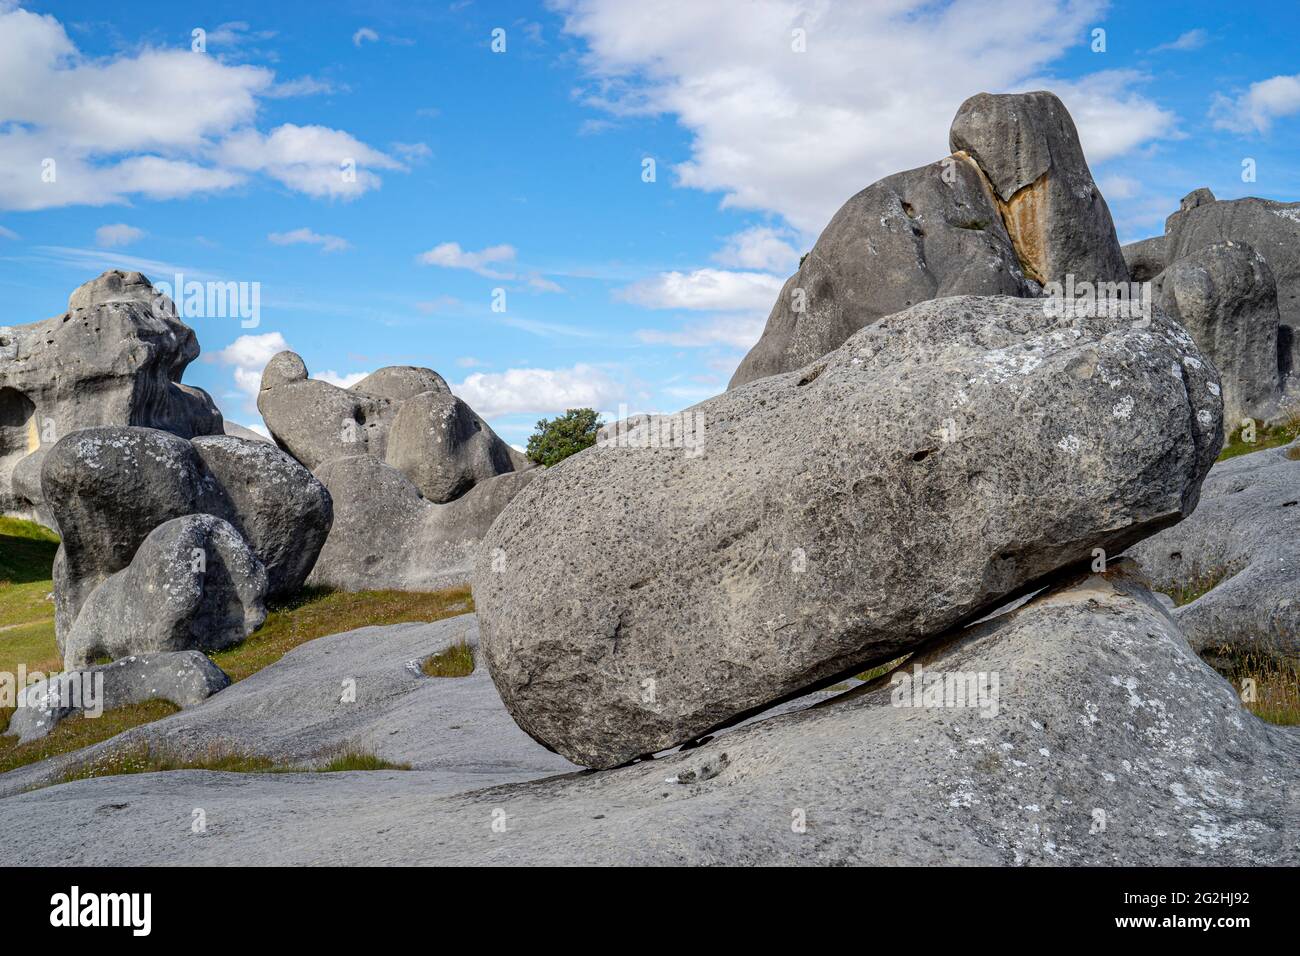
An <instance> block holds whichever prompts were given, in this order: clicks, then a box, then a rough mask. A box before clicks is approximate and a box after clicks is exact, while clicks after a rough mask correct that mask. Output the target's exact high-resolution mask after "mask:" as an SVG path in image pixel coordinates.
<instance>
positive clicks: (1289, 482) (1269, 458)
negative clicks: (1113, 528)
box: [1130, 443, 1300, 666]
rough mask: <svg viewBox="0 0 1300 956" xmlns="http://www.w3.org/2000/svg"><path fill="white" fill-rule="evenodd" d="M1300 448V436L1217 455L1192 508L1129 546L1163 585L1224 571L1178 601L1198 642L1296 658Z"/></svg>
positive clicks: (1249, 654) (1179, 613)
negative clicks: (1223, 458) (1182, 601)
mask: <svg viewBox="0 0 1300 956" xmlns="http://www.w3.org/2000/svg"><path fill="white" fill-rule="evenodd" d="M1293 455H1294V456H1297V457H1296V458H1292V457H1290V456H1293ZM1297 458H1300V443H1293V444H1291V445H1289V446H1287V447H1285V448H1269V449H1265V450H1263V451H1257V452H1252V453H1251V454H1248V455H1241V456H1239V457H1236V458H1229V459H1228V460H1226V461H1222V462H1219V463H1218V464H1216V465H1215V466H1214V467H1213V468H1212V469H1210V474H1209V477H1207V478H1206V480H1205V484H1204V485H1203V486H1202V489H1201V503H1200V505H1199V506H1198V507H1197V509H1196V511H1195V512H1194V513H1193V514H1192V516H1191V517H1190V518H1188V519H1187V520H1186V521H1184V522H1183V523H1182V524H1179V525H1176V526H1174V527H1172V528H1169V529H1167V530H1165V531H1162V532H1161V533H1160V534H1158V535H1156V536H1154V537H1152V538H1148V539H1147V540H1146V541H1143V542H1142V543H1141V544H1139V545H1137V546H1136V547H1134V548H1132V549H1131V550H1130V554H1131V555H1132V556H1133V557H1135V558H1136V559H1137V560H1138V562H1139V564H1140V565H1141V567H1142V570H1143V571H1144V572H1145V573H1146V574H1147V575H1148V577H1149V579H1150V583H1151V586H1152V587H1154V588H1156V589H1158V590H1161V591H1177V590H1184V589H1185V590H1189V591H1192V590H1201V589H1203V588H1204V587H1205V586H1206V585H1208V584H1210V583H1213V582H1214V581H1216V580H1218V581H1219V583H1218V584H1217V585H1215V586H1214V587H1213V588H1212V589H1211V590H1210V591H1209V592H1208V593H1206V594H1204V595H1202V596H1201V597H1199V598H1197V599H1196V600H1194V601H1192V602H1191V603H1189V604H1186V605H1184V606H1182V607H1180V608H1178V609H1177V610H1176V611H1174V618H1175V620H1177V621H1178V625H1179V627H1180V628H1181V629H1182V630H1183V632H1184V633H1185V634H1186V635H1187V640H1188V641H1189V642H1190V643H1191V645H1192V647H1193V648H1195V649H1196V650H1198V651H1202V652H1206V653H1212V654H1225V655H1227V656H1239V657H1244V658H1254V659H1256V660H1269V659H1272V660H1275V661H1282V662H1285V663H1287V664H1290V665H1291V666H1296V665H1300V460H1297ZM1220 579H1222V580H1220Z"/></svg>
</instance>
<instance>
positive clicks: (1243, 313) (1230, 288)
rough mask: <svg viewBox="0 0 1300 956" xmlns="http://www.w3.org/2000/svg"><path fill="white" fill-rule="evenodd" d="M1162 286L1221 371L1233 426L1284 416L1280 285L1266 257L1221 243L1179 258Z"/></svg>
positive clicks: (1164, 297) (1165, 298) (1172, 310)
mask: <svg viewBox="0 0 1300 956" xmlns="http://www.w3.org/2000/svg"><path fill="white" fill-rule="evenodd" d="M1157 287H1158V291H1157V293H1156V294H1157V295H1158V296H1159V300H1160V304H1161V306H1162V307H1163V308H1164V310H1165V311H1166V312H1167V313H1168V314H1169V315H1170V316H1171V317H1172V318H1174V319H1177V320H1178V321H1179V322H1181V323H1182V324H1183V325H1184V326H1185V327H1186V328H1187V331H1189V332H1190V333H1192V338H1194V339H1195V340H1196V344H1197V345H1198V346H1199V347H1200V348H1201V349H1202V350H1203V351H1204V352H1205V353H1206V354H1207V355H1209V357H1210V358H1211V359H1212V360H1213V362H1214V366H1215V368H1217V369H1218V371H1219V378H1220V381H1221V383H1222V386H1223V419H1224V422H1225V424H1226V427H1227V430H1229V431H1230V430H1232V429H1235V428H1237V427H1239V426H1240V425H1241V424H1242V421H1243V419H1245V418H1248V417H1249V418H1252V419H1261V420H1268V419H1271V418H1273V417H1274V416H1276V415H1277V413H1278V405H1279V402H1280V401H1281V399H1282V391H1281V381H1280V378H1279V375H1278V357H1277V343H1278V325H1279V319H1278V311H1277V285H1276V284H1275V283H1274V281H1273V273H1272V272H1271V271H1270V270H1269V268H1268V264H1267V263H1266V262H1265V261H1264V259H1263V257H1262V256H1260V255H1259V254H1258V253H1257V252H1255V250H1254V249H1252V248H1251V247H1250V246H1248V245H1246V244H1245V243H1241V242H1220V243H1215V244H1214V245H1212V246H1206V247H1205V248H1204V249H1200V250H1198V251H1197V252H1193V253H1191V254H1189V255H1186V256H1183V257H1182V258H1181V259H1178V260H1176V261H1175V262H1174V263H1173V264H1172V265H1170V266H1169V268H1168V269H1166V270H1165V271H1164V272H1163V273H1162V274H1161V276H1160V278H1159V280H1158V281H1157Z"/></svg>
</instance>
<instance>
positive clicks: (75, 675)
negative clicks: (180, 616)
mask: <svg viewBox="0 0 1300 956" xmlns="http://www.w3.org/2000/svg"><path fill="white" fill-rule="evenodd" d="M229 686H230V678H229V677H228V676H226V673H225V671H223V670H222V669H221V668H220V667H218V666H217V665H216V664H214V663H213V662H212V660H211V659H210V658H208V657H207V656H206V655H204V654H202V653H201V652H199V651H193V650H190V651H168V652H163V653H160V654H136V655H132V656H130V657H124V658H122V659H121V660H119V661H113V663H111V664H102V665H100V666H98V667H91V668H88V669H86V670H80V671H64V672H63V673H61V674H54V675H51V676H50V677H47V678H46V679H44V680H41V681H37V682H35V683H33V684H29V685H28V686H27V688H26V690H25V691H24V692H23V695H22V700H21V702H20V704H19V706H18V708H17V709H16V710H15V711H14V713H13V716H12V717H11V718H10V720H9V727H8V728H7V729H6V731H5V733H6V734H7V735H8V736H11V737H17V738H18V743H19V744H25V743H28V742H29V741H32V740H37V739H39V738H41V737H44V736H45V735H46V734H48V733H49V732H50V731H51V730H53V729H54V726H55V725H56V724H57V723H58V722H59V721H60V720H62V719H63V718H65V717H68V716H71V715H72V714H75V713H85V714H87V715H88V716H91V717H92V718H93V717H97V716H98V715H99V713H100V712H102V711H105V710H113V709H114V708H117V707H125V706H126V705H128V704H139V703H143V702H144V701H149V700H168V701H171V702H172V703H173V704H175V705H177V706H178V707H191V706H193V705H194V704H198V703H200V702H202V701H204V700H207V699H208V698H209V697H211V696H212V695H213V694H215V693H217V691H220V690H223V689H225V688H226V687H229Z"/></svg>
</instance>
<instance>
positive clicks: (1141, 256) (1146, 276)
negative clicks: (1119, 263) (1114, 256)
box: [1120, 236, 1165, 282]
mask: <svg viewBox="0 0 1300 956" xmlns="http://www.w3.org/2000/svg"><path fill="white" fill-rule="evenodd" d="M1120 252H1122V253H1123V254H1124V264H1125V265H1127V266H1128V273H1129V278H1131V279H1132V280H1133V281H1134V282H1150V281H1151V280H1152V279H1154V278H1155V277H1156V276H1158V275H1160V273H1161V272H1163V271H1164V268H1165V237H1164V236H1152V237H1151V238H1150V239H1142V240H1140V241H1139V242H1130V243H1129V244H1128V245H1126V246H1121V247H1120Z"/></svg>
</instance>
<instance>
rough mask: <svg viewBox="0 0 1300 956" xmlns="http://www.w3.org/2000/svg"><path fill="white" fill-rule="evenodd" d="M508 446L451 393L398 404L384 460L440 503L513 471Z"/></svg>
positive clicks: (434, 393)
mask: <svg viewBox="0 0 1300 956" xmlns="http://www.w3.org/2000/svg"><path fill="white" fill-rule="evenodd" d="M511 453H512V449H511V448H510V446H509V445H507V444H506V443H505V442H503V441H502V440H501V439H500V438H498V437H497V434H496V432H494V431H493V430H492V429H491V428H490V427H488V424H487V422H485V421H483V419H481V418H479V416H478V415H476V414H474V410H473V409H472V408H470V407H469V406H468V405H466V404H465V403H464V402H463V401H461V400H460V399H459V398H457V397H456V396H455V395H453V394H451V392H450V391H427V392H423V393H421V394H419V395H416V396H413V397H411V398H409V399H407V400H406V401H405V402H403V403H402V406H401V408H400V409H399V410H398V412H397V414H396V415H395V416H394V417H393V423H392V425H391V426H390V428H389V431H388V443H387V451H386V454H385V460H386V461H387V462H388V464H390V465H392V466H393V467H394V468H396V469H397V470H398V471H400V472H401V473H402V474H404V475H406V477H408V478H409V479H411V482H412V483H413V484H414V485H415V486H416V487H417V488H419V489H420V493H421V494H422V495H424V497H425V498H427V499H428V500H429V501H432V502H435V503H437V504H442V503H445V502H448V501H451V500H453V499H455V498H459V497H460V496H461V495H463V494H464V493H465V492H467V491H469V490H470V489H471V488H473V487H474V486H475V485H477V484H478V483H479V482H481V481H485V480H487V479H489V478H493V477H495V476H497V475H501V474H505V473H506V472H509V471H514V470H515V461H514V458H513V457H512V454H511Z"/></svg>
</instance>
